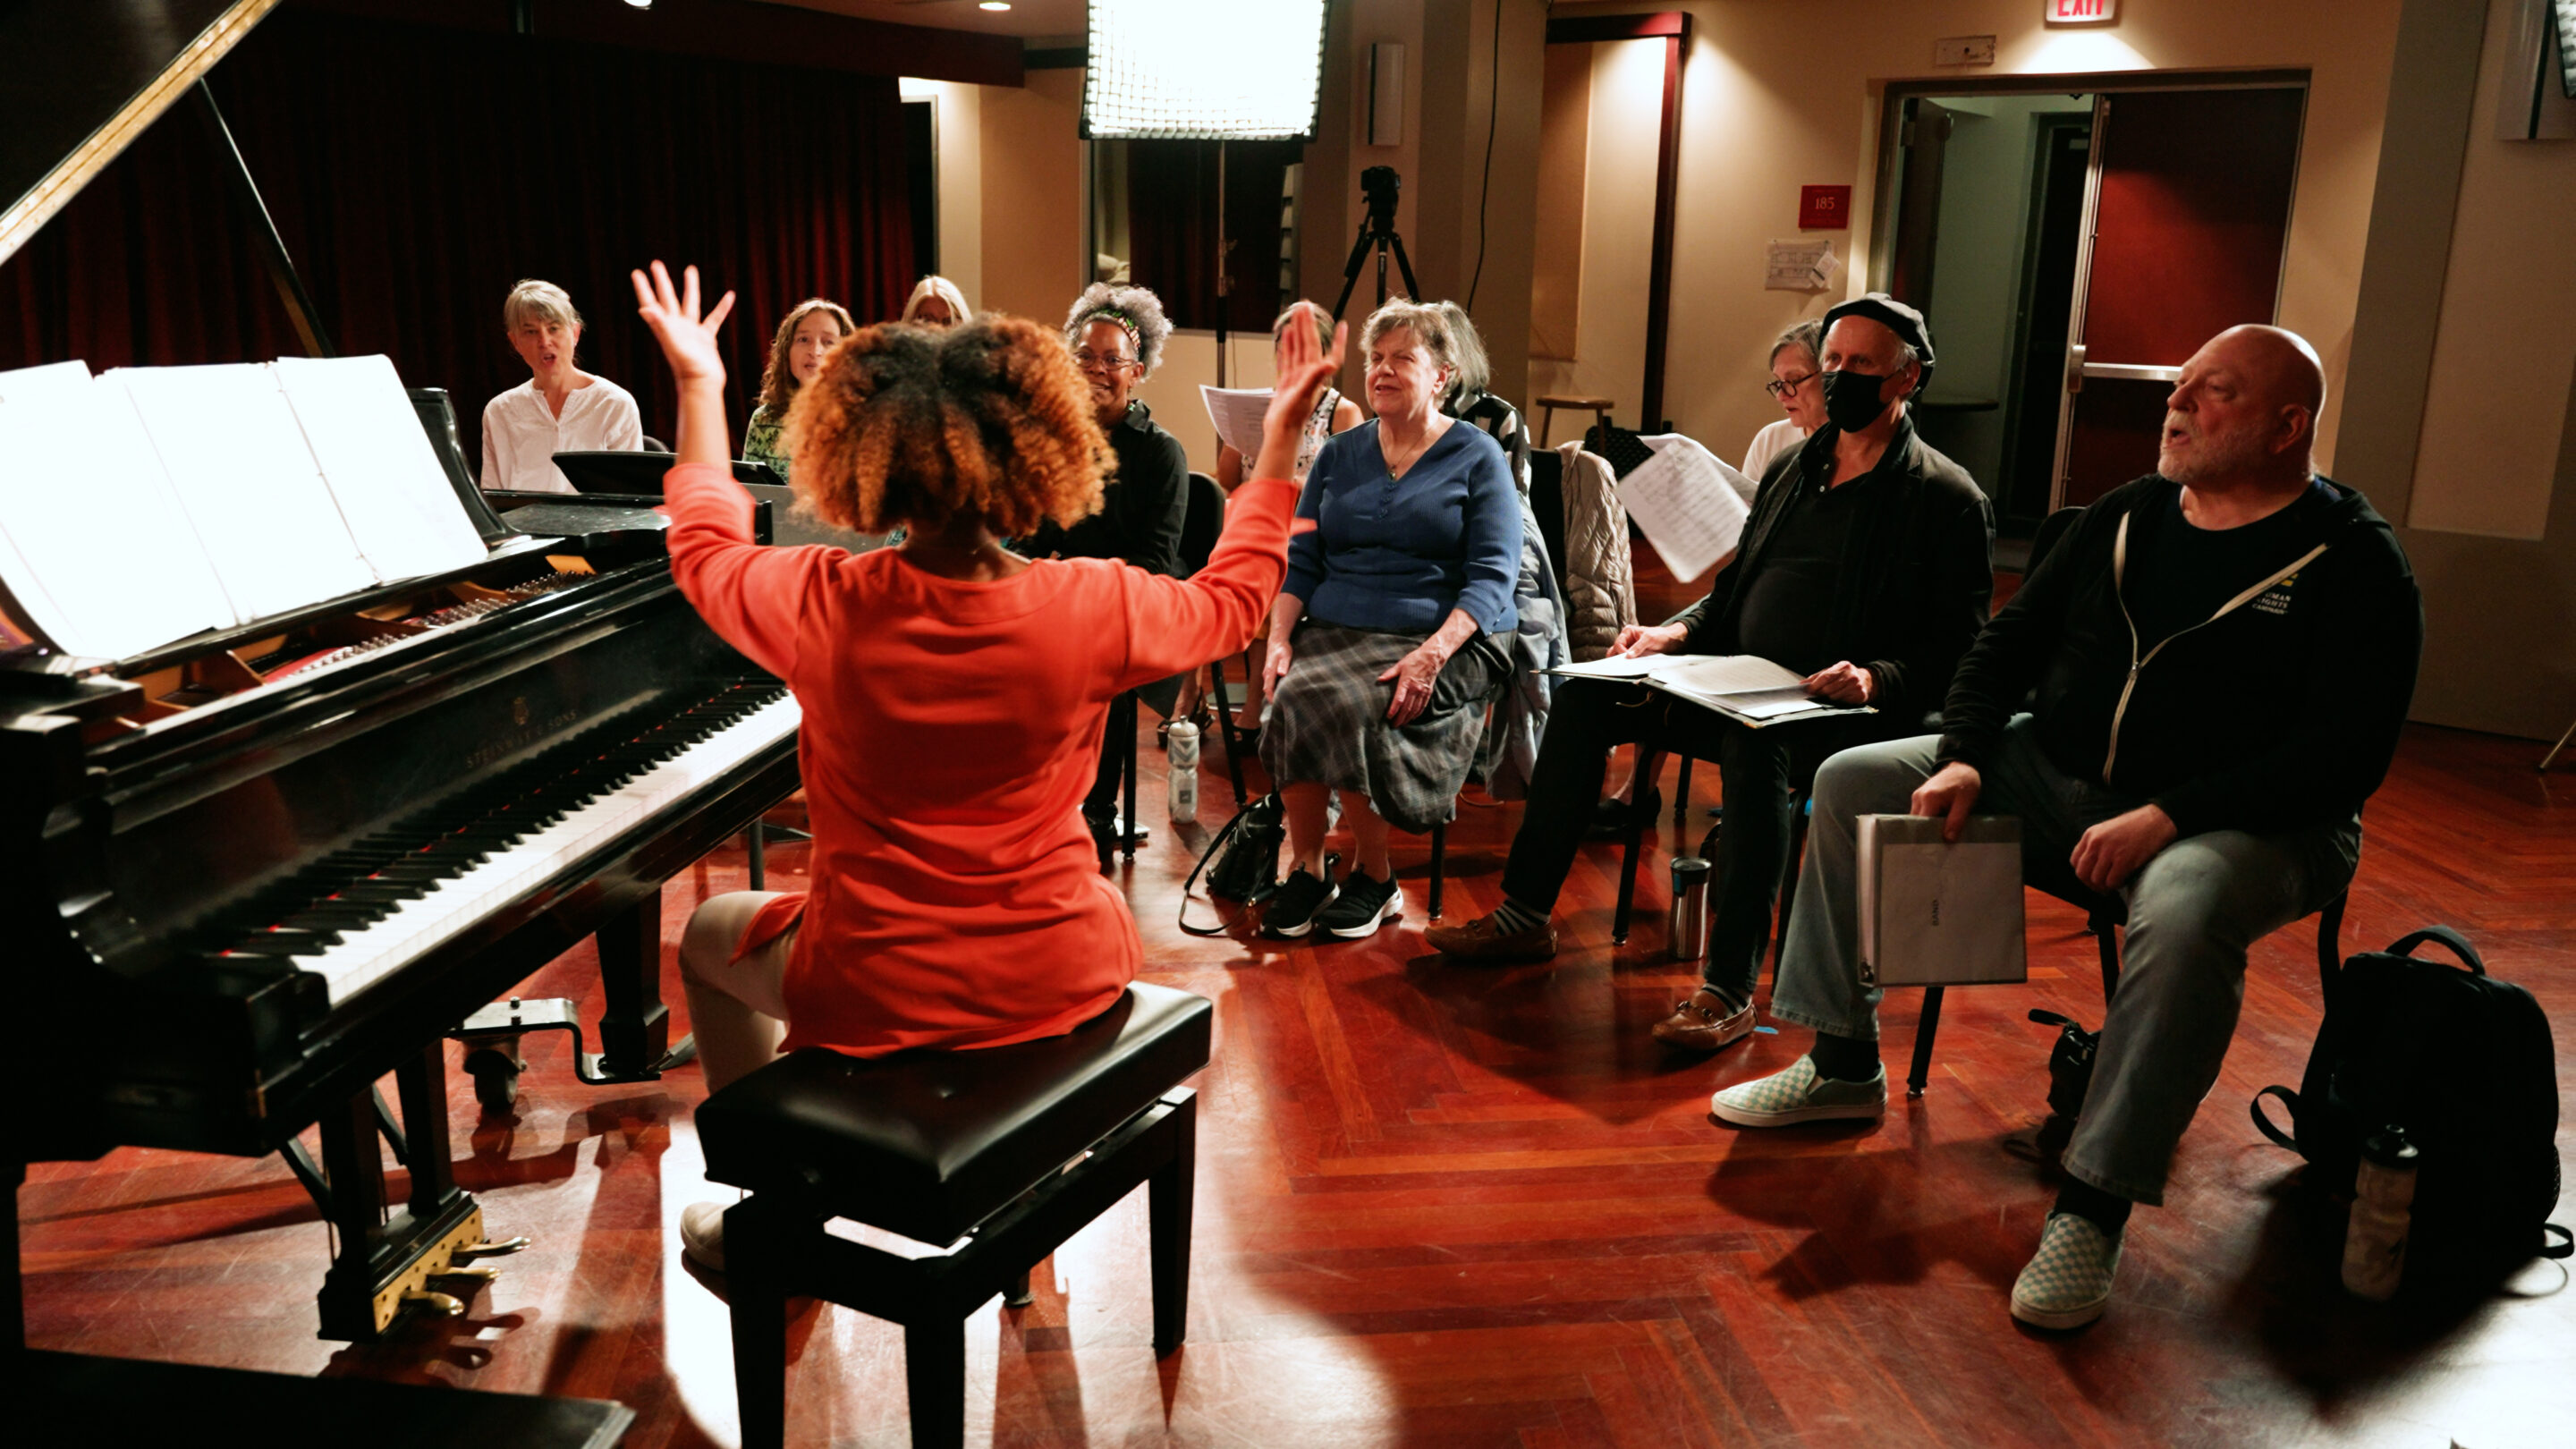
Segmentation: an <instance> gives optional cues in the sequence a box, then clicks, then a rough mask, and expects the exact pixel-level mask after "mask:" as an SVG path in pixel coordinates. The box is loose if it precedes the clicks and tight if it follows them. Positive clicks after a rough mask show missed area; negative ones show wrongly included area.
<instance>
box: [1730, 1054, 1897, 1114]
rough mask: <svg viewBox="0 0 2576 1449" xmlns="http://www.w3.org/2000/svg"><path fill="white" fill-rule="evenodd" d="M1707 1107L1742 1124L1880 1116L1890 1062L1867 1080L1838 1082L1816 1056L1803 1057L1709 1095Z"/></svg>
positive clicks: (1884, 1103) (1882, 1112)
mask: <svg viewBox="0 0 2576 1449" xmlns="http://www.w3.org/2000/svg"><path fill="white" fill-rule="evenodd" d="M1708 1110H1709V1111H1711V1112H1714V1113H1716V1114H1717V1119H1718V1120H1719V1121H1721V1122H1732V1123H1734V1124H1735V1125H1736V1126H1738V1127H1786V1126H1788V1125H1790V1124H1791V1123H1793V1122H1826V1121H1832V1120H1835V1119H1838V1118H1860V1119H1864V1120H1869V1121H1875V1120H1877V1119H1878V1118H1880V1117H1884V1116H1886V1115H1887V1068H1885V1067H1881V1068H1879V1069H1878V1075H1877V1076H1875V1077H1872V1078H1870V1079H1869V1080H1868V1081H1866V1082H1838V1081H1835V1080H1834V1079H1833V1078H1831V1077H1820V1076H1818V1075H1816V1063H1815V1059H1814V1058H1812V1057H1800V1058H1798V1059H1797V1060H1796V1061H1794V1062H1791V1063H1790V1064H1789V1069H1788V1070H1787V1071H1785V1072H1775V1073H1773V1074H1772V1075H1770V1076H1767V1077H1761V1078H1757V1079H1755V1080H1753V1081H1750V1082H1739V1083H1737V1084H1736V1085H1735V1086H1732V1087H1729V1088H1727V1089H1726V1090H1724V1091H1722V1092H1720V1093H1718V1094H1717V1095H1716V1096H1714V1097H1711V1098H1709V1099H1708Z"/></svg>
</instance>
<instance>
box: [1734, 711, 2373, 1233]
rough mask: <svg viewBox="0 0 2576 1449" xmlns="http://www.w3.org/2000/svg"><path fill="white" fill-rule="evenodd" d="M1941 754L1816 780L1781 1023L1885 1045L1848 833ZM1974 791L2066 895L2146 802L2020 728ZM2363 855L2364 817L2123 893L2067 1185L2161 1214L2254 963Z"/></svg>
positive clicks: (2191, 866) (1844, 762)
mask: <svg viewBox="0 0 2576 1449" xmlns="http://www.w3.org/2000/svg"><path fill="white" fill-rule="evenodd" d="M1939 744H1940V740H1939V737H1937V736H1933V735H1925V736H1922V737H1920V738H1917V739H1907V740H1892V741H1889V742H1888V743H1885V744H1878V745H1863V746H1861V747H1859V748H1857V749H1850V750H1845V751H1843V752H1842V753H1841V754H1839V755H1836V756H1834V757H1833V758H1832V759H1830V760H1827V761H1826V762H1825V764H1824V767H1823V768H1822V769H1820V770H1818V771H1817V772H1816V788H1815V794H1814V796H1813V799H1814V801H1815V810H1814V814H1813V816H1812V818H1811V819H1810V822H1809V824H1808V832H1807V858H1806V863H1805V864H1804V865H1803V866H1802V867H1801V868H1800V874H1799V877H1798V900H1797V906H1796V909H1795V910H1794V912H1793V914H1792V916H1791V919H1790V922H1789V931H1788V935H1787V937H1786V939H1785V941H1784V943H1783V946H1782V951H1781V960H1780V969H1779V977H1778V980H1777V981H1776V982H1774V983H1773V987H1772V993H1771V1014H1772V1015H1773V1016H1775V1017H1777V1018H1779V1019H1780V1020H1782V1021H1789V1022H1795V1023H1797V1024H1799V1025H1801V1026H1809V1027H1813V1028H1815V1029H1816V1030H1818V1031H1824V1032H1831V1033H1832V1034H1834V1035H1836V1036H1843V1037H1854V1038H1858V1039H1860V1040H1864V1041H1874V1040H1876V1039H1877V1037H1878V1001H1879V995H1880V993H1879V991H1878V989H1877V988H1875V987H1868V986H1863V985H1862V984H1861V981H1860V952H1859V947H1858V940H1859V929H1858V924H1857V919H1858V918H1857V912H1856V911H1855V909H1854V906H1853V901H1854V898H1855V895H1856V891H1855V888H1854V880H1855V872H1856V861H1855V859H1854V857H1855V856H1856V854H1857V848H1856V845H1855V834H1856V826H1855V824H1854V821H1855V820H1856V819H1857V818H1858V817H1859V816H1862V815H1903V814H1906V813H1907V811H1908V805H1909V802H1910V799H1911V797H1912V795H1913V793H1914V788H1915V787H1916V786H1917V785H1920V784H1922V783H1923V782H1924V780H1926V779H1928V778H1930V776H1931V775H1932V773H1933V771H1934V770H1935V769H1936V768H1938V766H1937V765H1936V763H1935V761H1934V759H1933V755H1934V752H1935V750H1936V749H1937V747H1938V746H1939ZM1983 775H1984V782H1985V783H1984V787H1983V790H1982V792H1981V793H1980V794H1979V796H1978V798H1977V806H1976V808H1977V813H1979V814H1981V815H2017V816H2019V817H2021V822H2022V859H2023V871H2024V874H2025V876H2026V877H2031V878H2034V879H2048V878H2049V873H2050V872H2051V871H2052V870H2053V871H2054V872H2055V873H2056V874H2057V875H2058V876H2062V877H2064V878H2066V880H2067V881H2068V882H2069V883H2071V880H2072V872H2071V871H2070V870H2068V869H2067V868H2066V867H2065V865H2064V862H2065V860H2066V858H2067V857H2068V856H2069V855H2071V854H2072V853H2073V852H2074V849H2075V843H2076V841H2077V840H2078V839H2080V838H2081V837H2082V836H2083V834H2084V832H2085V831H2086V830H2087V829H2089V828H2090V827H2092V826H2094V825H2096V824H2099V823H2100V822H2102V821H2105V820H2108V819H2110V818H2111V817H2113V816H2115V815H2119V814H2121V813H2123V812H2125V811H2128V810H2131V809H2134V808H2136V807H2137V806H2138V805H2139V804H2140V803H2141V802H2140V801H2138V800H2135V799H2130V798H2127V797H2124V796H2122V795H2120V794H2118V793H2117V792H2115V791H2112V790H2110V789H2108V788H2105V787H2103V786H2101V785H2098V784H2094V783H2092V782H2090V781H2086V780H2080V779H2074V778H2070V777H2069V776H2067V775H2066V774H2065V773H2063V772H2062V771H2060V770H2059V769H2057V767H2056V766H2054V765H2052V764H2050V763H2049V761H2048V760H2047V758H2046V757H2045V756H2044V755H2042V754H2041V753H2040V749H2039V742H2038V739H2037V737H2036V734H2035V732H2034V731H2033V730H2032V728H2031V720H2030V717H2029V716H2028V715H2022V716H2019V717H2017V718H2015V719H2014V720H2013V722H2012V723H2011V725H2010V726H2009V727H2007V728H2006V730H2005V732H2004V739H2003V744H2002V747H2001V748H2000V749H1998V750H1997V751H1996V752H1995V756H1994V758H1993V760H1992V761H1991V762H1989V764H1988V765H1987V767H1986V769H1985V770H1984V771H1983ZM2360 855H2361V822H2360V820H2359V819H2358V817H2356V818H2354V819H2352V820H2349V821H2345V822H2340V823H2338V824H2334V825H2329V826H2318V827H2313V828H2309V829H2304V830H2299V831H2294V832H2291V833H2288V834H2283V835H2251V834H2247V833H2246V832H2244V831H2241V830H2213V831H2210V832H2209V833H2207V834H2204V835H2194V836H2189V837H2186V838H2184V839H2181V840H2177V841H2175V842H2174V843H2173V844H2171V845H2169V846H2166V847H2165V848H2164V850H2163V851H2161V852H2159V853H2158V854H2157V855H2156V857H2155V858H2154V859H2153V860H2150V861H2148V862H2147V864H2146V866H2145V867H2144V868H2143V869H2141V870H2140V871H2139V872H2138V873H2137V874H2136V875H2135V876H2133V877H2131V879H2130V880H2129V883H2128V884H2127V885H2126V886H2125V887H2123V888H2122V890H2121V891H2120V895H2121V897H2122V898H2123V899H2124V900H2126V901H2127V903H2128V908H2129V924H2128V933H2127V940H2126V942H2125V949H2124V950H2123V952H2122V964H2121V973H2120V989H2119V991H2118V992H2117V993H2116V994H2115V995H2114V996H2113V997H2112V1000H2111V1006H2110V1010H2109V1012H2108V1013H2107V1015H2106V1017H2105V1019H2104V1021H2103V1023H2102V1043H2101V1047H2100V1050H2099V1052H2098V1054H2097V1055H2096V1056H2095V1057H2094V1061H2093V1086H2092V1090H2091V1091H2089V1092H2088V1093H2086V1094H2085V1098H2084V1111H2083V1115H2082V1117H2081V1118H2080V1120H2079V1121H2078V1123H2077V1125H2076V1129H2075V1135H2074V1138H2073V1140H2072V1141H2071V1142H2069V1143H2068V1145H2067V1149H2066V1158H2065V1166H2066V1171H2067V1172H2068V1173H2069V1174H2071V1175H2073V1176H2074V1177H2076V1178H2079V1179H2081V1180H2082V1181H2085V1182H2088V1183H2091V1184H2092V1185H2093V1186H2095V1187H2098V1188H2100V1189H2102V1190H2103V1191H2105V1192H2109V1193H2114V1194H2117V1195H2118V1196H2121V1197H2124V1198H2128V1199H2129V1200H2131V1201H2133V1202H2142V1203H2149V1204H2155V1203H2161V1202H2162V1201H2164V1185H2165V1174H2166V1171H2167V1169H2168V1168H2169V1167H2170V1166H2171V1165H2172V1163H2173V1154H2174V1148H2175V1146H2176V1144H2178V1143H2180V1142H2181V1141H2182V1134H2183V1129H2184V1128H2186V1127H2189V1126H2190V1125H2191V1118H2192V1114H2193V1113H2194V1112H2196V1111H2198V1110H2199V1108H2200V1099H2201V1098H2202V1097H2204V1096H2206V1095H2208V1093H2209V1088H2210V1086H2211V1084H2212V1083H2214V1082H2216V1081H2217V1080H2218V1068H2219V1064H2220V1062H2222V1061H2223V1060H2224V1059H2225V1058H2226V1056H2227V1043H2228V1039H2229V1038H2231V1037H2233V1036H2234V1035H2235V1034H2236V1016H2237V1011H2238V1009H2239V1007H2241V1006H2242V1005H2243V1002H2244V998H2245V952H2246V950H2247V948H2248V947H2250V946H2252V945H2253V944H2254V943H2255V942H2256V941H2259V940H2261V939H2262V938H2263V937H2265V936H2267V935H2269V934H2271V933H2272V932H2274V931H2276V930H2279V929H2280V928H2281V927H2283V926H2286V925H2288V924H2289V923H2290V922H2292V921H2295V920H2297V919H2299V918H2300V917H2302V916H2305V915H2308V914H2310V913H2312V912H2314V911H2317V910H2319V909H2321V908H2323V907H2324V905H2325V904H2326V903H2327V902H2328V901H2330V900H2332V899H2334V897H2335V895H2336V894H2337V893H2338V892H2340V891H2341V890H2343V888H2344V887H2345V886H2346V885H2347V884H2349V883H2350V882H2351V880H2352V873H2353V868H2354V866H2355V865H2356V864H2357V863H2358V862H2359V860H2360ZM2033 1059H2034V1062H2035V1061H2036V1059H2037V1051H2036V1048H2034V1053H2033Z"/></svg>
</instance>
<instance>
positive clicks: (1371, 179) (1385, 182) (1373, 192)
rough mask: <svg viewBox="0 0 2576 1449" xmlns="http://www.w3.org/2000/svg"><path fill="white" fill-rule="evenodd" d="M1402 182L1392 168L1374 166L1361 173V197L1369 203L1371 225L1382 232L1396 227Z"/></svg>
mask: <svg viewBox="0 0 2576 1449" xmlns="http://www.w3.org/2000/svg"><path fill="white" fill-rule="evenodd" d="M1401 185H1403V182H1402V180H1401V179H1400V178H1399V177H1397V175H1396V174H1395V168H1394V167H1392V166H1372V167H1370V168H1368V169H1367V170H1365V171H1363V172H1361V173H1360V196H1361V197H1362V198H1363V199H1364V200H1366V201H1367V202H1368V213H1369V225H1370V226H1371V227H1374V228H1377V229H1378V230H1381V231H1391V230H1393V229H1394V227H1395V194H1396V190H1397V188H1398V187H1400V186H1401Z"/></svg>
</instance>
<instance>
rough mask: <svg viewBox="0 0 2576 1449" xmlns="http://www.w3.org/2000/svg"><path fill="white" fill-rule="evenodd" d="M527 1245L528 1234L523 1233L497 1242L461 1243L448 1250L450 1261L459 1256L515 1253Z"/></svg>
mask: <svg viewBox="0 0 2576 1449" xmlns="http://www.w3.org/2000/svg"><path fill="white" fill-rule="evenodd" d="M527 1245H528V1238H527V1235H526V1234H525V1233H522V1234H520V1235H519V1236H518V1237H515V1238H503V1239H502V1240H501V1241H499V1242H497V1243H493V1242H474V1243H459V1244H457V1245H456V1246H455V1247H453V1248H450V1249H449V1250H448V1253H447V1256H448V1261H450V1262H454V1261H455V1260H457V1259H458V1258H498V1257H501V1256H502V1255H504V1254H507V1253H515V1252H517V1251H519V1250H520V1249H521V1248H524V1247H526V1246H527Z"/></svg>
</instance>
